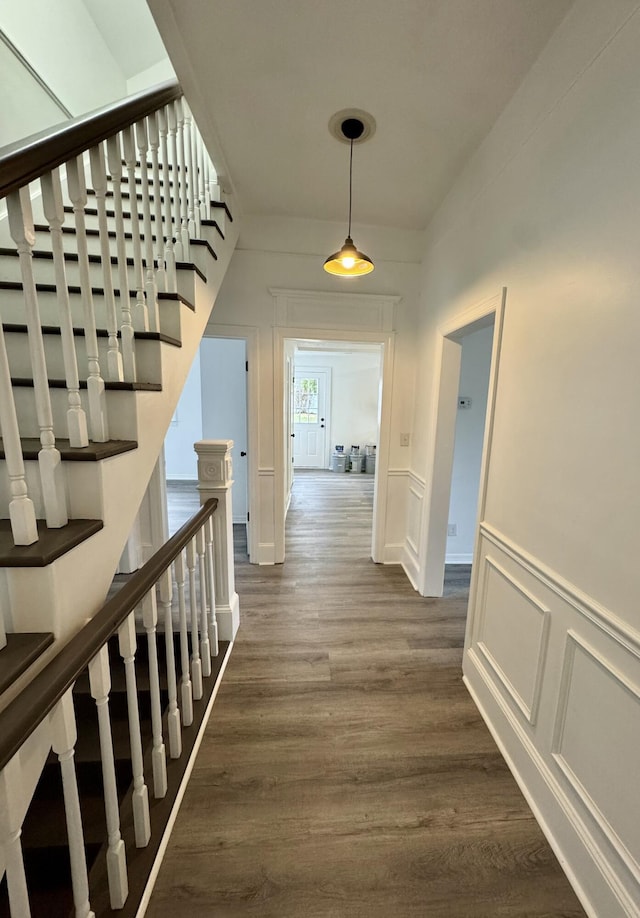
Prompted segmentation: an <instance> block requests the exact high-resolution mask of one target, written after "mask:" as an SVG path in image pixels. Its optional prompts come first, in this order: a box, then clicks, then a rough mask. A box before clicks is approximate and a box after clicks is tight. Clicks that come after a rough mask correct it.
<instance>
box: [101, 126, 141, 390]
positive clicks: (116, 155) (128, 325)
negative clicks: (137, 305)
mask: <svg viewBox="0 0 640 918" xmlns="http://www.w3.org/2000/svg"><path fill="white" fill-rule="evenodd" d="M107 162H108V164H109V172H110V173H111V179H112V184H113V209H114V213H115V233H116V253H117V257H118V284H119V286H120V312H121V315H122V325H121V328H120V335H121V338H122V363H123V370H124V378H125V379H126V380H127V381H128V382H134V381H135V380H136V378H137V377H136V354H135V335H134V331H133V320H132V318H131V298H130V296H129V274H128V271H127V246H126V239H125V231H124V216H123V213H124V208H123V206H122V150H121V149H120V137H119V135H118V134H114V135H113V136H112V137H109V139H108V140H107ZM132 238H133V235H132Z"/></svg>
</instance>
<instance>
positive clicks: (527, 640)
mask: <svg viewBox="0 0 640 918" xmlns="http://www.w3.org/2000/svg"><path fill="white" fill-rule="evenodd" d="M483 560H484V567H485V569H484V571H483V573H482V574H481V582H482V599H481V605H480V609H479V612H478V615H477V626H476V634H477V636H476V638H475V640H474V645H476V646H477V648H478V650H479V651H480V653H482V655H483V656H484V658H485V660H486V661H487V663H488V664H489V666H490V667H491V669H492V670H493V672H494V674H495V676H496V677H497V678H498V679H499V680H500V682H501V683H502V686H503V688H504V689H505V690H506V691H507V692H508V694H509V695H510V696H511V698H512V699H513V701H514V702H515V704H516V705H517V706H518V707H519V708H520V710H521V711H522V713H523V714H524V716H525V717H526V719H527V720H528V721H529V723H530V724H535V722H536V715H537V710H538V705H539V703H540V690H541V688H542V676H543V671H544V664H545V658H546V651H547V641H548V635H549V615H550V612H549V609H548V608H547V607H546V606H545V605H544V604H543V603H542V602H540V600H538V599H537V597H535V596H534V595H533V594H532V593H530V592H529V590H527V589H525V587H524V586H523V585H522V584H521V583H519V582H518V580H516V579H515V577H512V576H511V574H510V573H509V572H508V571H506V570H505V569H504V568H503V567H502V566H501V565H500V564H498V563H497V561H495V560H494V559H493V558H491V557H490V556H488V555H487V556H485V558H484V559H483Z"/></svg>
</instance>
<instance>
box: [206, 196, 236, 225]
mask: <svg viewBox="0 0 640 918" xmlns="http://www.w3.org/2000/svg"><path fill="white" fill-rule="evenodd" d="M211 206H212V207H217V208H218V210H224V212H225V214H226V215H227V217H228V218H229V220H230V221H231V222H232V223H233V217H232V216H231V211H230V210H229V208H228V206H227V204H226V203H225V202H224V201H212V202H211Z"/></svg>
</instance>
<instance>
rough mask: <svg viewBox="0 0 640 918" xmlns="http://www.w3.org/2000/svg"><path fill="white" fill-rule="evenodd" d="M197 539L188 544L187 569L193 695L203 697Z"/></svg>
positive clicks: (196, 698) (197, 698)
mask: <svg viewBox="0 0 640 918" xmlns="http://www.w3.org/2000/svg"><path fill="white" fill-rule="evenodd" d="M195 541H196V540H195V539H191V541H190V542H189V543H188V544H187V570H188V572H189V614H190V616H191V679H192V681H193V697H194V699H195V700H196V701H198V700H199V699H200V698H202V660H201V659H200V644H199V641H198V594H197V591H196V545H195Z"/></svg>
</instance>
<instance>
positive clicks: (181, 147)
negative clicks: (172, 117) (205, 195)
mask: <svg viewBox="0 0 640 918" xmlns="http://www.w3.org/2000/svg"><path fill="white" fill-rule="evenodd" d="M174 105H175V108H176V120H177V124H178V155H179V157H180V167H179V169H180V238H181V240H182V259H183V260H184V261H188V260H189V258H190V257H191V248H190V245H189V200H188V181H187V163H188V159H187V155H186V140H185V125H184V109H183V107H182V99H176V101H175V102H174ZM176 193H177V192H176Z"/></svg>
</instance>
